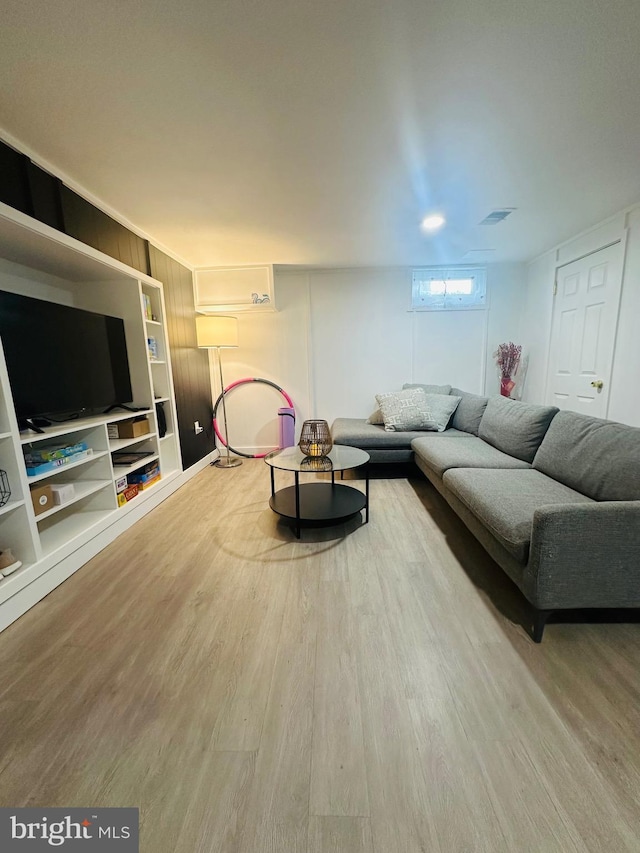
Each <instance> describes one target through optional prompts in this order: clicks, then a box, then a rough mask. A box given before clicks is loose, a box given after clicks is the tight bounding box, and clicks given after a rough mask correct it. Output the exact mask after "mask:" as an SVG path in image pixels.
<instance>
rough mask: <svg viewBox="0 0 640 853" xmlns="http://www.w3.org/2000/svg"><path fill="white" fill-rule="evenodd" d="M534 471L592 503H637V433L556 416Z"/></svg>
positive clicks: (639, 485) (614, 425) (608, 423)
mask: <svg viewBox="0 0 640 853" xmlns="http://www.w3.org/2000/svg"><path fill="white" fill-rule="evenodd" d="M533 467H534V468H536V469H537V470H538V471H542V473H543V474H547V476H549V477H553V479H554V480H558V482H560V483H564V485H565V486H569V488H571V489H575V490H576V491H578V492H582V494H583V495H587V497H590V498H593V500H596V501H636V500H640V429H638V428H637V427H631V426H625V425H624V424H618V423H614V422H613V421H604V420H601V419H600V418H592V417H589V415H579V414H577V413H576V412H567V411H563V412H559V413H558V414H557V415H556V416H555V418H554V419H553V421H552V422H551V426H550V427H549V430H548V432H547V434H546V435H545V437H544V440H543V442H542V444H541V445H540V449H539V450H538V452H537V453H536V457H535V459H534V460H533Z"/></svg>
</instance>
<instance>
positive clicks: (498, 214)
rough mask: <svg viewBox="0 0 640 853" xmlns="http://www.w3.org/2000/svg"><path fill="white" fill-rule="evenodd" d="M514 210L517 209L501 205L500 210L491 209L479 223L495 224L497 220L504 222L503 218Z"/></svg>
mask: <svg viewBox="0 0 640 853" xmlns="http://www.w3.org/2000/svg"><path fill="white" fill-rule="evenodd" d="M514 210H517V208H516V207H501V208H500V210H492V211H491V213H490V214H489V215H488V216H485V218H484V219H483V220H482V222H480V223H479V224H480V225H497V224H498V222H504V220H505V219H506V218H507V216H509V214H510V213H513V211H514Z"/></svg>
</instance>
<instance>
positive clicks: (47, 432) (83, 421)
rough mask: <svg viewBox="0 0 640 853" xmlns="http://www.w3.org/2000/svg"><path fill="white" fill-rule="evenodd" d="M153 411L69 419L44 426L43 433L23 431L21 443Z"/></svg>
mask: <svg viewBox="0 0 640 853" xmlns="http://www.w3.org/2000/svg"><path fill="white" fill-rule="evenodd" d="M153 411H154V410H153V409H141V410H140V411H139V412H123V413H116V414H109V415H94V416H93V417H90V418H78V419H77V420H73V421H67V423H66V424H64V425H62V424H61V425H56V426H51V427H43V430H44V432H43V433H42V434H40V433H38V432H33V433H32V432H30V433H29V434H28V435H26V434H25V433H24V432H21V433H20V443H21V444H33V443H34V442H36V441H46V440H47V439H48V438H58V437H60V436H62V435H67V434H71V433H73V432H80V431H81V430H83V429H91V428H92V427H99V426H102V425H104V424H113V423H117V422H118V421H126V420H130V419H131V418H136V417H141V416H143V415H151V414H153Z"/></svg>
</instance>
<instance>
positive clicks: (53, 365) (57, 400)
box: [0, 291, 133, 427]
mask: <svg viewBox="0 0 640 853" xmlns="http://www.w3.org/2000/svg"><path fill="white" fill-rule="evenodd" d="M0 338H1V339H2V346H3V348H4V356H5V360H6V363H7V371H8V373H9V382H10V384H11V392H12V394H13V401H14V405H15V410H16V415H17V417H18V421H19V423H20V426H21V427H22V426H24V422H25V421H33V419H34V418H36V419H41V418H48V417H51V418H53V419H64V418H65V417H73V416H77V415H79V414H84V415H90V414H97V413H98V412H100V411H104V410H106V409H108V408H109V407H110V406H117V405H119V404H123V403H125V404H126V403H130V402H131V399H132V396H133V395H132V391H131V377H130V374H129V359H128V355H127V343H126V339H125V333H124V322H123V321H122V319H121V318H120V317H109V316H106V315H104V314H96V313H94V312H92V311H83V310H81V309H79V308H72V307H70V306H68V305H58V304H57V303H54V302H45V301H43V300H41V299H33V298H32V297H30V296H21V295H18V294H15V293H8V292H6V291H0ZM40 425H42V424H40Z"/></svg>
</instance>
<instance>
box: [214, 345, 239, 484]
mask: <svg viewBox="0 0 640 853" xmlns="http://www.w3.org/2000/svg"><path fill="white" fill-rule="evenodd" d="M214 349H215V350H216V352H217V353H218V369H219V371H220V393H221V394H222V418H223V420H224V440H225V442H226V445H227V455H226V457H222V456H220V458H219V459H216V461H215V462H214V463H213V464H214V465H216V466H217V467H218V468H237V467H238V465H242V459H238V458H237V457H234V458H233V459H232V458H231V456H230V454H229V429H228V427H227V404H226V396H227V395H226V394H225V393H224V379H223V378H222V352H221V349H220V347H214Z"/></svg>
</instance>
